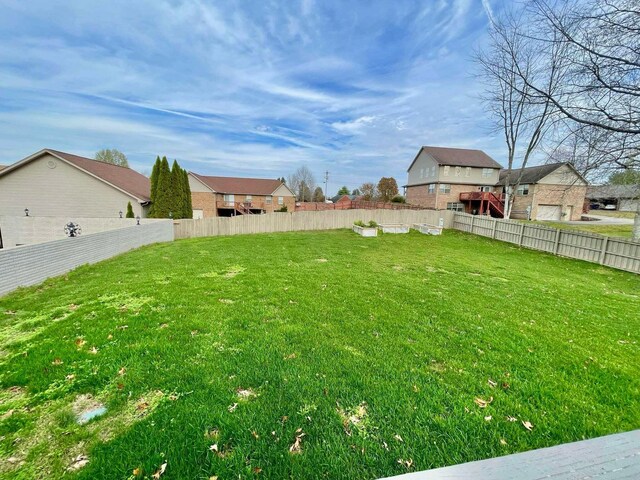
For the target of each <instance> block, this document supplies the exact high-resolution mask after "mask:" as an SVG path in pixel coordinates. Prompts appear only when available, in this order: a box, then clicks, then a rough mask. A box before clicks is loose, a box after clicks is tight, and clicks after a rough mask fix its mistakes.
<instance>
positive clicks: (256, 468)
mask: <svg viewBox="0 0 640 480" xmlns="http://www.w3.org/2000/svg"><path fill="white" fill-rule="evenodd" d="M260 472H262V469H261V468H260V467H253V473H255V474H258V473H260Z"/></svg>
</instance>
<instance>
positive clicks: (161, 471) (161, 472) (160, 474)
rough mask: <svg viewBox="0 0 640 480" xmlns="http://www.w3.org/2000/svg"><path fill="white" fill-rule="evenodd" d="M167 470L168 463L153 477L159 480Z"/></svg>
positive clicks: (161, 466)
mask: <svg viewBox="0 0 640 480" xmlns="http://www.w3.org/2000/svg"><path fill="white" fill-rule="evenodd" d="M166 469H167V462H164V463H163V464H162V465H160V468H159V469H158V470H157V471H156V473H154V474H153V476H152V477H153V478H154V479H156V480H157V479H158V478H160V477H161V476H162V474H163V473H164V471H165V470H166Z"/></svg>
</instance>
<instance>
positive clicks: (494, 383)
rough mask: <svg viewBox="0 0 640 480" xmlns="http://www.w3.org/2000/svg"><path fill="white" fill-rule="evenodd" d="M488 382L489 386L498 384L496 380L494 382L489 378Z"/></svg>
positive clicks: (492, 386)
mask: <svg viewBox="0 0 640 480" xmlns="http://www.w3.org/2000/svg"><path fill="white" fill-rule="evenodd" d="M487 383H488V384H489V386H490V387H491V388H494V387H495V386H496V385H498V384H497V383H496V382H494V381H493V380H491V379H489V380H487Z"/></svg>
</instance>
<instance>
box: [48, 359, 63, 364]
mask: <svg viewBox="0 0 640 480" xmlns="http://www.w3.org/2000/svg"><path fill="white" fill-rule="evenodd" d="M63 363H64V362H63V361H62V360H61V359H59V358H56V359H54V360H53V362H51V365H62V364H63Z"/></svg>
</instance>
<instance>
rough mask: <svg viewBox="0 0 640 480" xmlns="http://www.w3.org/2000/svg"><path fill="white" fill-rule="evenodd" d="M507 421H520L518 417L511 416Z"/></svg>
mask: <svg viewBox="0 0 640 480" xmlns="http://www.w3.org/2000/svg"><path fill="white" fill-rule="evenodd" d="M507 420H508V421H509V422H517V421H518V419H517V418H516V417H512V416H511V415H509V416H507Z"/></svg>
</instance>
